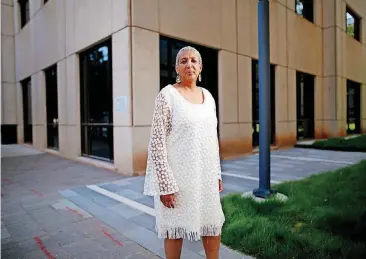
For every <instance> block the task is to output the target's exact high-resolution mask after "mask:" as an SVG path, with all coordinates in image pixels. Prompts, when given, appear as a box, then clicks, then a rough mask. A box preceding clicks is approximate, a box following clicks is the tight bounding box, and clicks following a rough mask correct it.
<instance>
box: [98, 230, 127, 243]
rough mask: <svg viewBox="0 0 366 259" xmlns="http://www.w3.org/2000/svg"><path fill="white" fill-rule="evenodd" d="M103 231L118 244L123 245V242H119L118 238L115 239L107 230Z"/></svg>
mask: <svg viewBox="0 0 366 259" xmlns="http://www.w3.org/2000/svg"><path fill="white" fill-rule="evenodd" d="M103 233H104V235H106V237H108V238H109V239H111V240H112V241H113V242H115V243H116V244H117V245H118V246H123V244H122V243H121V242H119V241H118V240H117V239H115V238H114V237H112V236H111V234H109V233H108V232H107V231H106V230H103Z"/></svg>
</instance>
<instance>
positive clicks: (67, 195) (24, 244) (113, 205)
mask: <svg viewBox="0 0 366 259" xmlns="http://www.w3.org/2000/svg"><path fill="white" fill-rule="evenodd" d="M1 160H2V190H1V195H2V220H1V231H2V233H1V234H2V235H1V243H2V247H1V252H2V258H9V259H12V258H27V259H32V258H37V259H39V258H78V259H79V258H164V249H163V242H162V240H160V239H158V238H157V236H156V234H155V231H154V216H153V213H151V211H154V210H153V208H151V205H152V200H151V199H150V197H145V196H142V195H141V190H142V184H143V178H142V177H137V178H135V177H130V178H129V177H122V176H120V175H118V174H116V173H114V172H110V171H106V170H102V169H99V168H95V167H91V166H87V165H85V164H79V163H76V162H73V161H69V160H66V159H63V158H60V157H57V156H53V155H49V154H44V153H42V152H38V151H35V150H33V149H31V148H28V147H24V146H3V147H2V159H1ZM103 183H107V184H103ZM93 186H94V187H95V188H94V190H93ZM98 186H101V187H103V190H106V191H109V192H108V193H107V195H106V194H105V193H100V190H99V189H97V187H98ZM113 193H115V194H116V196H115V197H112V198H111V197H110V196H111V194H113ZM112 196H113V195H112ZM116 197H117V199H116ZM135 200H137V202H135V203H132V205H131V201H135ZM126 202H127V204H126ZM136 204H137V206H136ZM221 250H222V251H221V258H227V259H236V258H251V257H247V256H244V255H242V254H240V253H237V252H234V251H232V250H230V249H228V248H226V247H224V246H222V248H221ZM182 258H190V259H194V258H204V251H203V247H202V244H201V243H200V242H196V243H193V242H185V243H184V249H183V255H182Z"/></svg>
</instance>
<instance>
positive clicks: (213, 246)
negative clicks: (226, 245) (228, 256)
mask: <svg viewBox="0 0 366 259" xmlns="http://www.w3.org/2000/svg"><path fill="white" fill-rule="evenodd" d="M220 242H221V236H212V237H211V236H208V237H203V238H202V243H203V247H204V248H205V253H206V259H219V250H220Z"/></svg>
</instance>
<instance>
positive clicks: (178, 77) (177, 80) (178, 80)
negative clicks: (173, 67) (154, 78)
mask: <svg viewBox="0 0 366 259" xmlns="http://www.w3.org/2000/svg"><path fill="white" fill-rule="evenodd" d="M175 82H177V83H178V84H179V83H180V82H181V80H180V75H179V74H178V75H177V78H176V79H175Z"/></svg>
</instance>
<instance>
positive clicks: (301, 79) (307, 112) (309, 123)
mask: <svg viewBox="0 0 366 259" xmlns="http://www.w3.org/2000/svg"><path fill="white" fill-rule="evenodd" d="M296 115H297V139H312V138H314V76H313V75H309V74H305V73H301V72H297V73H296Z"/></svg>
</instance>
